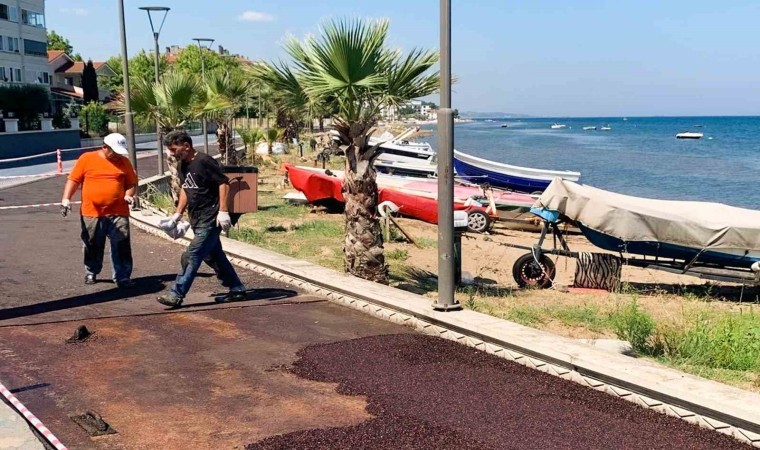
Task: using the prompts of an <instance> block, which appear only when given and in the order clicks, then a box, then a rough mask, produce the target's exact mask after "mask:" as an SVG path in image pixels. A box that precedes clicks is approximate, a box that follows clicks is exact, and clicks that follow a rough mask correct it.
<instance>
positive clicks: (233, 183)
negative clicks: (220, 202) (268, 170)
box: [222, 166, 259, 214]
mask: <svg viewBox="0 0 760 450" xmlns="http://www.w3.org/2000/svg"><path fill="white" fill-rule="evenodd" d="M222 172H224V174H225V175H227V177H228V178H229V179H230V195H229V203H228V205H227V208H228V209H229V212H230V213H237V214H244V213H250V212H256V211H257V210H258V185H259V184H258V181H259V169H258V168H256V167H254V166H222Z"/></svg>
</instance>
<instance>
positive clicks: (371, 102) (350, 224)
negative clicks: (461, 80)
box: [267, 20, 439, 283]
mask: <svg viewBox="0 0 760 450" xmlns="http://www.w3.org/2000/svg"><path fill="white" fill-rule="evenodd" d="M387 37H388V21H386V20H380V21H367V20H353V21H344V20H341V21H330V22H327V23H326V24H325V25H324V26H323V28H322V31H321V35H320V36H319V37H307V38H305V39H304V40H303V41H302V42H300V41H298V40H296V39H291V40H290V41H288V42H287V43H286V45H285V49H286V51H287V53H288V54H289V55H290V57H291V58H292V67H293V69H291V70H292V71H293V73H294V74H295V77H296V78H297V79H298V80H299V82H300V84H301V86H302V87H303V90H304V92H305V93H306V94H307V95H308V96H309V97H311V98H313V99H316V100H315V101H317V102H318V103H322V104H325V105H328V106H331V107H334V108H336V109H337V114H336V117H335V119H334V120H333V127H334V129H335V130H336V131H338V134H339V136H340V140H341V143H342V145H341V147H342V148H343V149H344V151H345V154H346V171H345V179H344V181H343V196H344V198H345V200H346V208H345V220H346V238H345V243H344V253H345V268H346V271H347V272H349V273H351V274H353V275H356V276H358V277H361V278H365V279H368V280H372V281H377V282H381V283H387V280H388V267H387V265H386V264H385V257H384V255H383V238H382V232H381V228H380V220H379V218H378V214H377V200H378V193H377V181H376V177H377V173H376V172H375V169H374V167H373V162H374V160H375V159H376V158H377V156H378V155H379V154H380V150H379V148H378V146H377V145H374V146H370V145H369V138H370V136H371V135H372V134H373V133H374V131H375V128H374V127H375V125H376V123H377V120H378V117H379V116H380V112H381V110H382V108H383V107H385V106H394V107H398V106H399V105H400V104H401V103H403V102H404V101H406V100H410V99H413V98H419V97H423V96H425V95H429V94H432V93H434V92H437V91H438V86H439V84H438V74H437V73H432V74H427V72H428V70H429V69H430V68H431V67H432V66H433V65H434V64H436V63H437V62H438V55H437V53H435V52H433V51H429V50H419V49H414V50H412V51H411V52H410V53H409V54H407V55H406V56H403V55H402V54H401V53H400V52H399V51H397V50H392V49H390V48H387V47H386V39H387ZM267 67H268V70H270V71H277V72H280V73H281V74H282V72H283V70H282V67H281V66H278V65H276V64H268V65H267Z"/></svg>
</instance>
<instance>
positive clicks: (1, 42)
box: [0, 36, 5, 51]
mask: <svg viewBox="0 0 760 450" xmlns="http://www.w3.org/2000/svg"><path fill="white" fill-rule="evenodd" d="M3 50H5V39H4V38H3V37H2V36H0V51H3Z"/></svg>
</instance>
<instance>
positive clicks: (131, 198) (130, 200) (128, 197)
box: [124, 195, 135, 206]
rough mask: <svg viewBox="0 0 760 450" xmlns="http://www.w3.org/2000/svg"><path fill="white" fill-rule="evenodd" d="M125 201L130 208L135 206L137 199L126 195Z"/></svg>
mask: <svg viewBox="0 0 760 450" xmlns="http://www.w3.org/2000/svg"><path fill="white" fill-rule="evenodd" d="M124 201H125V202H127V203H128V204H129V206H132V205H134V204H135V198H134V197H132V196H131V195H125V196H124Z"/></svg>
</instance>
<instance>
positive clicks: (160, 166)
mask: <svg viewBox="0 0 760 450" xmlns="http://www.w3.org/2000/svg"><path fill="white" fill-rule="evenodd" d="M140 9H142V10H143V11H145V12H147V13H148V21H150V30H151V31H152V32H153V41H154V42H155V44H156V54H155V58H156V85H158V81H159V76H160V74H159V70H158V68H159V58H160V53H159V49H158V35H159V34H161V29H162V28H163V27H164V21H165V20H166V15H167V14H168V13H169V9H170V8H167V7H166V6H142V7H140ZM152 12H155V13H157V14H160V13H164V17H163V18H162V19H161V25H160V26H159V27H158V31H156V28H155V27H154V26H153V17H152V16H151V15H150V13H152ZM156 152H157V154H156V158H157V159H158V174H159V175H163V174H164V146H163V143H162V142H161V122H160V121H159V120H158V119H156Z"/></svg>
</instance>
